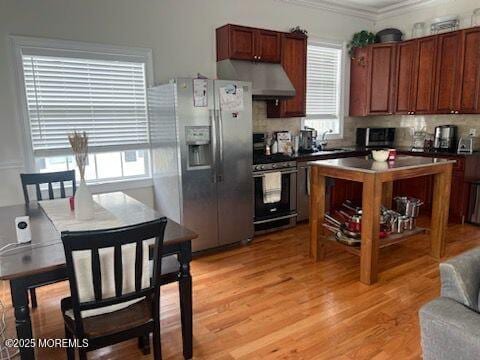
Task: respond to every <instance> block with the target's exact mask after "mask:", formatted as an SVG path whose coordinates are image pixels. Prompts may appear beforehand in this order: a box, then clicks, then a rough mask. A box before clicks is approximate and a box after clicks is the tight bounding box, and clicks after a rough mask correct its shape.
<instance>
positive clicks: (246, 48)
mask: <svg viewBox="0 0 480 360" xmlns="http://www.w3.org/2000/svg"><path fill="white" fill-rule="evenodd" d="M256 31H257V30H256V29H252V28H248V27H242V26H231V27H230V49H229V50H230V51H229V52H230V58H231V59H237V60H253V57H254V56H255V33H256Z"/></svg>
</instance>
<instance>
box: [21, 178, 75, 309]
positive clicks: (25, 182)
mask: <svg viewBox="0 0 480 360" xmlns="http://www.w3.org/2000/svg"><path fill="white" fill-rule="evenodd" d="M20 179H21V181H22V189H23V196H24V198H25V204H28V203H29V202H30V196H29V193H28V188H29V186H35V192H36V196H37V200H43V197H42V191H41V188H40V186H41V185H45V184H47V187H48V198H49V199H50V200H52V199H54V197H55V192H54V190H53V185H54V184H57V183H58V184H60V197H61V198H65V197H66V192H65V183H68V182H71V186H72V196H73V195H75V190H76V189H77V185H76V182H75V170H68V171H58V172H49V173H31V174H20ZM48 284H49V283H45V284H40V285H37V286H36V287H32V288H30V289H29V290H30V299H31V304H32V308H36V307H37V305H38V304H37V293H36V291H35V288H37V287H40V286H44V285H48Z"/></svg>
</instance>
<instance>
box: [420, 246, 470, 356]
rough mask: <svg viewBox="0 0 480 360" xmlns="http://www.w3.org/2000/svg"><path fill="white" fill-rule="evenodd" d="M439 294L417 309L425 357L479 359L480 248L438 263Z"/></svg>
mask: <svg viewBox="0 0 480 360" xmlns="http://www.w3.org/2000/svg"><path fill="white" fill-rule="evenodd" d="M440 276H441V280H442V290H441V296H440V297H439V298H437V299H435V300H433V301H431V302H429V303H428V304H426V305H424V306H423V307H422V308H421V309H420V327H421V332H422V349H423V358H424V359H425V360H467V359H468V360H475V359H480V313H479V308H480V304H479V302H480V248H477V249H474V250H470V251H468V252H465V253H463V254H461V255H459V256H457V257H455V258H453V259H451V260H449V261H447V262H444V263H442V264H440Z"/></svg>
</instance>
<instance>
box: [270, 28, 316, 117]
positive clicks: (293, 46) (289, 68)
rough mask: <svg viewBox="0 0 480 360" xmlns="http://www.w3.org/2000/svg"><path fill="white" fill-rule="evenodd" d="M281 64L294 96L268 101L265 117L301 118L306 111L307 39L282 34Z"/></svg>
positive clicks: (302, 36) (301, 36)
mask: <svg viewBox="0 0 480 360" xmlns="http://www.w3.org/2000/svg"><path fill="white" fill-rule="evenodd" d="M281 59H282V61H281V64H282V66H283V68H284V69H285V72H286V73H287V76H288V78H289V79H290V81H291V82H292V84H293V87H294V88H295V96H294V97H293V98H290V99H286V100H278V101H275V100H273V101H269V102H268V105H267V117H270V118H279V117H301V116H305V111H306V92H307V37H306V36H304V35H298V34H288V33H284V34H282V56H281Z"/></svg>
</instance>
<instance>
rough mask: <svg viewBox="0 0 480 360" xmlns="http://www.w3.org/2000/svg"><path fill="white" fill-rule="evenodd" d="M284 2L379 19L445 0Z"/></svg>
mask: <svg viewBox="0 0 480 360" xmlns="http://www.w3.org/2000/svg"><path fill="white" fill-rule="evenodd" d="M277 1H281V2H284V3H289V4H294V5H299V6H304V7H309V8H314V9H319V10H325V11H330V12H334V13H338V14H342V15H349V16H353V17H359V18H362V19H366V20H371V21H377V20H380V19H385V18H388V17H392V16H396V15H400V14H404V13H407V12H411V11H415V10H417V9H421V8H424V7H428V6H432V5H434V4H436V3H439V2H445V0H403V1H400V2H399V3H397V4H393V5H388V6H384V7H381V8H375V7H372V6H360V5H355V4H352V3H348V4H345V3H343V4H339V3H334V2H333V1H331V0H277Z"/></svg>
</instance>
